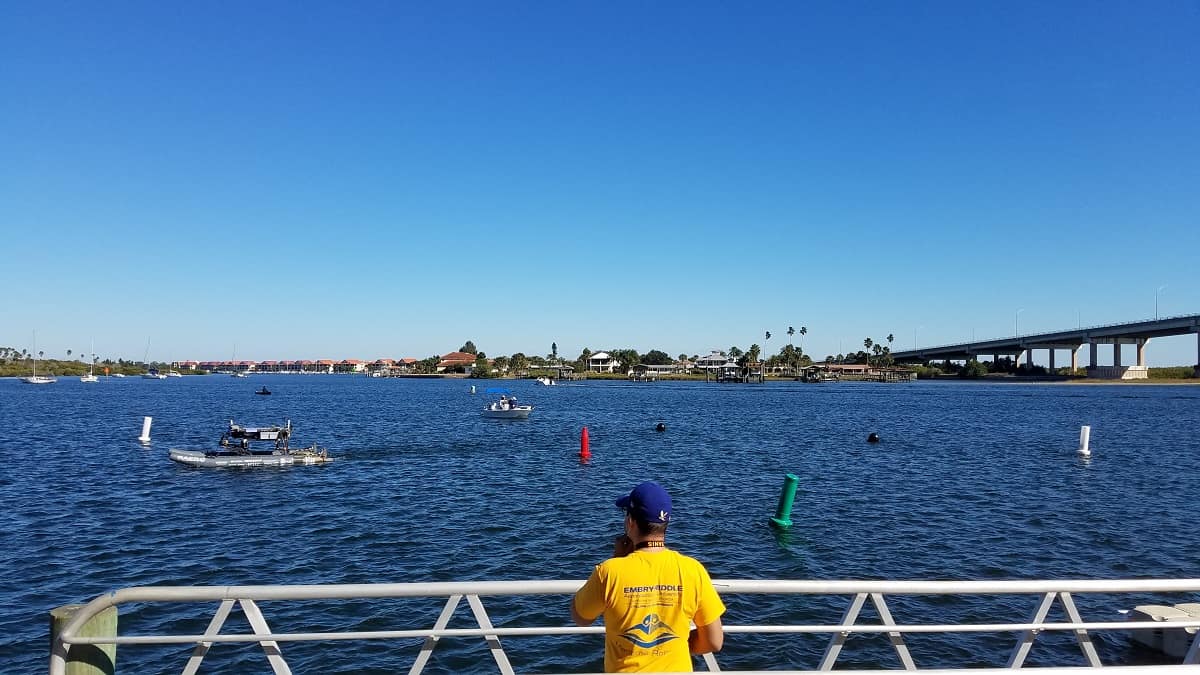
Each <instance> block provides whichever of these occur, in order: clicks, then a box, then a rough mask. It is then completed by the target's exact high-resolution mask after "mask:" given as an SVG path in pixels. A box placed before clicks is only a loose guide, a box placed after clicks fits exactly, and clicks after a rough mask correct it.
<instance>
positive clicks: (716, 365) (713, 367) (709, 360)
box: [696, 352, 737, 371]
mask: <svg viewBox="0 0 1200 675" xmlns="http://www.w3.org/2000/svg"><path fill="white" fill-rule="evenodd" d="M728 364H733V365H737V364H736V363H735V362H734V360H733V359H731V358H729V357H728V356H725V355H724V354H722V353H721V352H713V353H711V354H709V355H708V356H701V357H700V358H698V359H696V367H697V368H699V369H700V370H710V371H719V370H721V369H722V368H724V367H725V366H726V365H728Z"/></svg>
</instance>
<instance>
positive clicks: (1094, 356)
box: [892, 314, 1200, 380]
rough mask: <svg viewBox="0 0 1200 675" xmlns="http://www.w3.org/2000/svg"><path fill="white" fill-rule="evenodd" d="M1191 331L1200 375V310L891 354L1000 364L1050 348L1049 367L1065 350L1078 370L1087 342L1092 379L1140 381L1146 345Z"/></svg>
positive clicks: (1144, 374) (910, 358)
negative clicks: (1103, 353)
mask: <svg viewBox="0 0 1200 675" xmlns="http://www.w3.org/2000/svg"><path fill="white" fill-rule="evenodd" d="M1189 333H1193V334H1195V335H1196V366H1195V368H1196V373H1195V374H1196V376H1197V377H1200V314H1188V315H1185V316H1172V317H1167V318H1164V319H1149V320H1146V321H1131V322H1129V323H1114V324H1110V325H1107V326H1089V327H1087V328H1076V329H1074V330H1061V331H1055V332H1053V333H1036V334H1030V335H1016V336H1013V337H1010V338H1000V339H993V340H984V341H981V342H963V343H959V344H951V345H939V346H936V347H920V348H917V349H909V350H905V351H898V352H892V357H893V358H895V359H896V361H897V362H902V363H903V362H908V363H912V362H921V363H924V362H927V361H968V360H970V359H979V357H981V356H991V357H992V361H993V362H995V361H996V360H997V359H998V358H999V357H1001V356H1012V357H1014V358H1015V360H1016V364H1017V365H1018V366H1019V365H1021V364H1025V363H1031V362H1032V361H1033V350H1035V349H1046V350H1049V352H1050V370H1051V371H1053V370H1054V368H1055V358H1054V357H1055V353H1056V352H1058V351H1059V350H1065V351H1067V352H1068V355H1069V357H1070V362H1071V369H1072V370H1074V369H1076V368H1078V367H1079V350H1080V349H1081V348H1082V347H1083V345H1088V346H1089V347H1090V350H1091V354H1090V356H1091V360H1090V361H1089V362H1088V364H1089V365H1088V367H1087V376H1088V377H1097V378H1106V379H1122V380H1136V379H1145V378H1146V377H1148V370H1147V368H1146V345H1147V344H1148V343H1149V342H1150V340H1151V339H1152V338H1156V337H1166V336H1170V335H1187V334H1189ZM1100 345H1111V346H1112V355H1113V357H1112V365H1111V366H1101V365H1098V364H1099V351H1100ZM1121 345H1136V346H1137V363H1136V364H1133V365H1122V363H1121ZM1062 365H1066V364H1065V363H1064V364H1062Z"/></svg>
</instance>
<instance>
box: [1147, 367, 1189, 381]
mask: <svg viewBox="0 0 1200 675" xmlns="http://www.w3.org/2000/svg"><path fill="white" fill-rule="evenodd" d="M1193 377H1195V371H1194V370H1193V369H1192V367H1191V366H1171V367H1169V368H1151V369H1150V379H1152V380H1189V379H1191V378H1193Z"/></svg>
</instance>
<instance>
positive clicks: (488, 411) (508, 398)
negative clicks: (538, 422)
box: [483, 388, 533, 420]
mask: <svg viewBox="0 0 1200 675" xmlns="http://www.w3.org/2000/svg"><path fill="white" fill-rule="evenodd" d="M484 393H487V394H499V395H500V399H499V400H498V401H492V402H491V403H489V404H488V405H487V407H485V408H484V409H483V416H484V417H490V418H493V419H502V420H523V419H526V418H527V417H529V413H531V412H533V406H531V405H520V404H518V403H517V397H516V396H514V395H513V394H512V392H510V391H509V390H507V389H500V388H491V389H488V390H487V391H486V392H484Z"/></svg>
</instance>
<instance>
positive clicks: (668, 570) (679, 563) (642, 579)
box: [575, 549, 725, 673]
mask: <svg viewBox="0 0 1200 675" xmlns="http://www.w3.org/2000/svg"><path fill="white" fill-rule="evenodd" d="M575 611H577V612H579V614H580V615H582V616H584V617H586V618H591V617H595V616H599V615H600V614H603V615H604V670H606V671H608V672H610V673H616V672H625V673H628V672H636V671H650V672H680V671H683V672H689V671H691V670H692V657H691V654H690V653H689V651H688V632H689V630H690V628H691V626H690V624H689V622H690V621H692V622H695V624H696V625H697V626H705V625H708V624H710V623H712V622H713V621H715V620H716V619H718V618H720V616H721V615H722V614H724V613H725V604H724V603H722V602H721V598H720V596H718V595H717V591H716V589H714V588H713V585H712V579H710V578H709V576H708V571H707V570H705V569H704V566H703V565H701V564H700V562H699V561H697V560H696V559H695V558H689V557H688V556H685V555H682V554H680V553H677V552H675V551H672V550H670V549H663V550H658V551H656V552H653V553H652V552H650V551H648V550H645V549H641V550H637V551H634V552H633V553H630V554H629V555H627V556H625V557H623V558H609V559H608V560H605V561H604V562H602V563H600V564H599V565H596V569H594V570H593V571H592V575H591V576H590V577H588V580H587V583H585V584H584V585H583V588H581V589H579V592H578V593H576V594H575Z"/></svg>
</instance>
